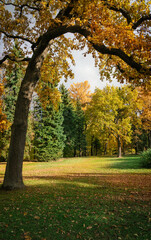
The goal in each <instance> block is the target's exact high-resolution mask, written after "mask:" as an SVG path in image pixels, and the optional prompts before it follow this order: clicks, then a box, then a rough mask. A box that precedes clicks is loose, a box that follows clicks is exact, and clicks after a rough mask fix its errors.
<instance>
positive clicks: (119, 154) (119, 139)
mask: <svg viewBox="0 0 151 240" xmlns="http://www.w3.org/2000/svg"><path fill="white" fill-rule="evenodd" d="M117 144H118V155H117V156H118V157H119V158H120V157H122V148H121V138H120V136H119V135H118V137H117Z"/></svg>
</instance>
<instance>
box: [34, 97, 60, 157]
mask: <svg viewBox="0 0 151 240" xmlns="http://www.w3.org/2000/svg"><path fill="white" fill-rule="evenodd" d="M34 118H35V124H34V131H35V132H34V134H35V139H34V150H35V151H34V152H35V156H34V157H35V159H36V160H37V161H48V160H51V159H53V160H55V159H57V158H60V157H62V156H63V149H64V141H65V135H64V133H63V127H62V123H63V114H62V108H61V106H59V109H58V110H56V109H55V108H54V106H53V105H52V104H51V103H50V104H49V105H47V106H46V108H45V107H43V106H42V104H41V103H40V102H39V99H37V100H36V106H35V110H34Z"/></svg>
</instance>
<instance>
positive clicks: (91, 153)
mask: <svg viewBox="0 0 151 240" xmlns="http://www.w3.org/2000/svg"><path fill="white" fill-rule="evenodd" d="M93 139H94V136H92V137H91V156H93Z"/></svg>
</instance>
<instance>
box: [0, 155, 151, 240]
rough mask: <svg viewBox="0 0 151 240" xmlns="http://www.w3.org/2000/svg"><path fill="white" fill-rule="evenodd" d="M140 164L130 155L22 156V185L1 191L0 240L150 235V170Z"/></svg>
mask: <svg viewBox="0 0 151 240" xmlns="http://www.w3.org/2000/svg"><path fill="white" fill-rule="evenodd" d="M140 166H141V165H140V158H139V157H135V156H133V157H124V158H121V159H118V158H99V157H97V158H92V157H90V158H73V159H61V160H59V161H57V162H46V163H42V162H40V163H28V162H25V163H24V171H23V174H24V181H25V184H26V186H27V188H26V189H25V190H15V191H2V190H1V191H0V210H1V211H0V240H14V239H15V240H21V239H25V240H64V239H71V240H74V239H82V240H91V239H92V240H94V239H96V240H100V239H111V240H118V239H119V240H120V239H122V240H125V239H128V240H133V239H138V240H150V239H151V234H150V226H151V211H150V209H151V190H150V189H151V170H149V169H141V167H140ZM4 170H5V164H0V181H1V182H2V180H3V175H4Z"/></svg>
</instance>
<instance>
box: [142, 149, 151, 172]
mask: <svg viewBox="0 0 151 240" xmlns="http://www.w3.org/2000/svg"><path fill="white" fill-rule="evenodd" d="M141 159H142V167H145V168H151V148H149V149H148V150H146V151H144V152H143V153H142V155H141Z"/></svg>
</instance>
